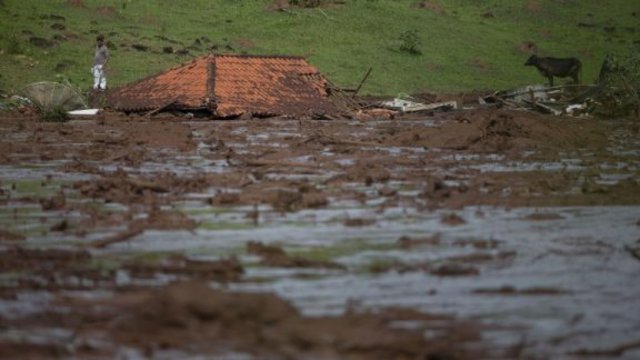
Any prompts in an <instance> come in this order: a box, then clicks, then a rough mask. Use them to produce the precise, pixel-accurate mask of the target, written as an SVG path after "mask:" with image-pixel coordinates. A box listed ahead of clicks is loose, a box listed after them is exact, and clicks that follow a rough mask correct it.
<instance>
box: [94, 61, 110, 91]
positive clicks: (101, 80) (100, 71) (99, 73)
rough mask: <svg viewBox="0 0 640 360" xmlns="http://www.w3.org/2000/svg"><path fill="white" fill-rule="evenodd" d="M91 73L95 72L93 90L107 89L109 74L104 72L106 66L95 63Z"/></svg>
mask: <svg viewBox="0 0 640 360" xmlns="http://www.w3.org/2000/svg"><path fill="white" fill-rule="evenodd" d="M91 73H92V74H93V90H106V89H107V75H106V74H105V73H104V66H103V65H93V67H92V68H91Z"/></svg>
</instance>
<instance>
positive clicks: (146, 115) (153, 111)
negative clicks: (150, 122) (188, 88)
mask: <svg viewBox="0 0 640 360" xmlns="http://www.w3.org/2000/svg"><path fill="white" fill-rule="evenodd" d="M175 103H176V100H171V101H170V102H168V103H166V104H165V105H162V106H160V107H158V108H156V109H154V110H151V111H149V112H147V113H146V114H144V117H151V116H152V115H154V114H156V113H159V112H160V111H162V110H164V109H166V108H168V107H169V106H171V105H173V104H175Z"/></svg>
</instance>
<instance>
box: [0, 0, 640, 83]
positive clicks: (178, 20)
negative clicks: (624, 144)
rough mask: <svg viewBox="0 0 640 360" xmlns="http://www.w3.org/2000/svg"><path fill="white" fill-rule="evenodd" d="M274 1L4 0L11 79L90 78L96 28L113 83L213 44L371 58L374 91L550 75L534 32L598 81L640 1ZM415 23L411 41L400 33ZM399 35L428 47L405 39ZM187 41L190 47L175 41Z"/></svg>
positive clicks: (345, 79)
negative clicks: (280, 5) (538, 67)
mask: <svg viewBox="0 0 640 360" xmlns="http://www.w3.org/2000/svg"><path fill="white" fill-rule="evenodd" d="M274 2H275V1H274V0H255V1H231V0H191V1H183V2H180V5H179V6H176V5H175V2H174V1H170V0H148V1H125V0H84V1H81V2H78V3H83V4H84V6H74V5H72V3H73V2H69V1H66V0H51V1H39V0H21V1H18V0H6V1H5V2H4V3H5V5H4V8H3V11H2V12H1V13H0V34H2V36H1V37H0V48H1V49H3V51H2V52H1V54H0V68H2V69H3V70H4V71H3V74H4V75H3V76H4V78H3V84H4V85H3V86H6V87H7V90H15V89H19V88H21V87H22V86H24V85H25V84H27V83H30V82H34V81H42V80H55V79H56V75H63V76H65V77H66V78H68V79H70V81H71V82H72V83H73V84H75V85H77V86H79V87H81V88H83V89H88V88H89V87H90V86H91V83H92V79H91V74H90V72H89V68H90V65H91V61H92V57H93V46H94V44H95V38H96V35H97V34H104V35H105V36H106V40H107V43H108V45H109V46H110V47H111V56H112V57H111V60H110V62H109V66H108V69H107V71H108V74H109V83H110V86H112V87H113V86H117V85H121V84H125V83H129V82H132V81H135V80H138V79H141V78H144V77H146V76H148V75H150V74H153V73H156V72H158V71H160V70H163V69H166V68H168V67H171V66H175V65H178V64H180V63H182V62H186V61H189V60H191V59H192V58H193V57H195V56H200V55H203V54H207V53H208V52H209V51H210V49H213V50H214V51H217V52H235V53H250V54H287V55H302V56H307V57H308V58H309V59H310V62H311V63H313V64H314V65H316V66H317V67H318V68H319V70H320V71H321V72H322V73H324V74H325V75H326V76H327V77H328V78H329V79H331V80H332V81H333V82H334V83H336V84H337V85H338V86H342V87H348V88H349V87H355V86H357V84H358V83H359V81H360V80H361V78H362V76H363V75H364V73H365V72H366V70H367V69H368V68H369V67H373V73H372V74H371V76H370V77H369V79H368V80H367V82H366V83H365V84H364V87H363V88H362V90H361V91H362V93H369V94H381V95H396V94H398V93H400V92H404V93H417V92H423V91H438V92H443V91H444V92H456V91H468V90H473V89H480V90H484V89H504V88H513V87H517V86H521V85H524V84H530V83H543V82H544V81H545V80H544V79H543V78H542V77H541V76H540V75H539V74H538V73H537V72H536V71H534V70H533V69H531V68H527V67H524V66H523V63H524V61H525V60H526V58H527V57H528V55H529V54H528V53H527V52H526V50H523V49H522V45H523V44H524V43H525V42H527V43H530V44H535V47H536V48H537V49H538V52H539V54H540V55H545V56H557V57H564V56H577V57H578V58H580V59H581V60H582V62H583V72H582V75H583V76H582V78H583V79H584V82H592V81H593V80H594V79H595V77H596V76H597V72H598V71H599V69H600V65H601V63H602V61H603V59H604V56H605V54H607V53H621V52H623V51H625V50H626V49H627V48H628V47H629V46H630V45H631V43H632V42H633V41H634V40H635V36H636V35H635V34H637V31H638V26H637V19H636V18H634V17H633V16H632V13H633V12H634V11H637V4H636V3H635V2H633V1H627V0H611V1H606V2H604V1H600V0H583V1H555V0H538V1H527V0H514V1H510V2H505V1H501V0H486V1H468V0H449V1H446V2H445V1H435V2H434V3H436V4H438V6H439V7H440V8H441V11H434V10H433V9H426V8H419V7H417V6H416V5H417V1H416V0H396V1H372V0H350V1H346V2H344V4H342V5H331V6H320V7H317V6H316V5H315V4H313V5H314V6H312V7H308V8H306V7H294V8H290V9H288V10H287V11H277V10H275V7H274V6H273V5H274ZM320 4H323V2H320ZM407 29H411V30H412V32H411V34H412V36H411V39H409V40H410V41H407V40H401V39H399V38H398V36H399V34H403V33H405V32H406V31H407ZM13 39H16V40H13ZM40 39H44V41H43V40H40ZM398 41H400V42H401V44H400V45H402V42H403V41H404V42H407V44H406V45H408V48H409V49H419V50H420V53H414V52H413V51H400V50H399V46H398V45H399V44H398ZM411 44H415V45H413V46H412V45H411ZM418 44H419V48H417V45H418ZM185 49H186V50H188V52H189V54H188V55H180V54H179V53H178V50H185Z"/></svg>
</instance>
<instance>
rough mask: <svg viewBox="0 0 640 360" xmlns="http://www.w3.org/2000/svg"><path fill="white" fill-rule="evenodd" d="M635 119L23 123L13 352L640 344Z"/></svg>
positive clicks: (6, 305) (5, 311) (624, 352)
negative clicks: (609, 306)
mask: <svg viewBox="0 0 640 360" xmlns="http://www.w3.org/2000/svg"><path fill="white" fill-rule="evenodd" d="M637 128H638V127H637V123H636V122H634V121H630V120H607V121H605V120H597V119H591V118H584V119H583V118H565V117H550V116H544V115H540V114H535V113H530V112H525V111H511V110H501V109H480V110H478V109H476V110H465V111H455V112H449V113H441V114H436V115H431V116H416V115H411V116H406V117H403V116H396V118H395V119H393V120H388V119H386V120H376V119H369V120H366V121H365V120H341V121H298V120H288V119H255V120H242V121H240V120H238V121H193V120H187V119H185V118H183V117H181V116H180V115H170V114H159V115H158V116H157V117H155V118H152V119H149V118H145V117H142V116H138V115H130V116H128V115H124V114H118V113H103V114H100V115H98V116H95V117H91V118H76V119H73V120H71V121H69V122H66V123H45V122H41V121H39V120H38V119H36V118H35V117H30V116H28V115H24V114H3V115H1V116H0V171H1V172H2V175H1V176H0V320H1V321H2V324H3V331H4V334H3V335H2V336H0V357H2V358H59V357H62V358H65V357H74V358H114V357H125V358H153V357H157V358H181V357H189V356H192V357H196V356H210V357H213V358H220V359H222V358H234V359H235V358H238V359H477V358H558V357H563V358H565V357H566V358H572V357H577V358H579V357H580V356H596V355H593V354H597V356H601V355H602V356H603V357H620V358H633V356H634V355H637V354H638V352H639V351H640V350H639V348H640V347H639V346H637V340H638V339H637V338H634V336H633V333H634V329H635V330H639V329H640V318H638V316H637V315H633V314H632V313H633V311H632V309H633V308H634V304H635V306H637V300H634V296H636V295H638V293H637V290H635V289H638V288H640V286H637V285H640V284H638V283H637V277H636V276H634V275H633V274H635V273H637V271H638V270H639V269H640V261H638V257H637V253H638V252H639V251H638V249H640V245H638V239H640V237H639V236H638V234H639V233H640V232H639V230H640V227H639V226H638V221H640V206H639V205H640V180H639V179H640V141H639V140H638V139H639V138H640V136H639V134H638V132H637ZM607 229H615V230H607ZM613 263H615V264H617V265H616V266H613V265H611V264H613ZM629 282H630V283H629ZM625 284H626V285H625ZM606 303H612V304H616V305H615V307H616V309H613V310H612V309H607V308H606V306H605V305H606ZM622 318H624V320H620V319H622ZM616 319H618V320H616ZM605 324H606V325H605ZM602 328H605V329H606V331H607V333H608V335H607V336H605V337H602V336H599V335H596V333H599V332H600V331H601V329H602ZM635 333H637V332H635ZM603 354H604V355H603ZM611 354H613V355H611Z"/></svg>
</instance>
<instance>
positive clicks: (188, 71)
mask: <svg viewBox="0 0 640 360" xmlns="http://www.w3.org/2000/svg"><path fill="white" fill-rule="evenodd" d="M208 64H209V58H208V57H202V58H198V59H195V60H193V61H192V62H190V63H188V64H186V65H183V66H180V67H175V68H172V69H169V70H167V71H165V72H162V73H160V74H157V75H154V76H151V77H148V78H146V79H143V80H140V81H138V82H135V83H133V84H130V85H127V86H124V87H121V88H119V89H116V90H114V91H112V92H110V93H109V95H108V99H109V100H108V101H109V104H110V105H111V106H112V107H113V108H115V109H118V110H123V111H144V110H152V109H157V108H160V107H165V106H168V105H170V104H172V103H173V106H172V107H175V108H184V109H198V108H203V107H204V108H206V107H207V106H208V102H209V99H208V98H207V74H208V69H207V68H208Z"/></svg>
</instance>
